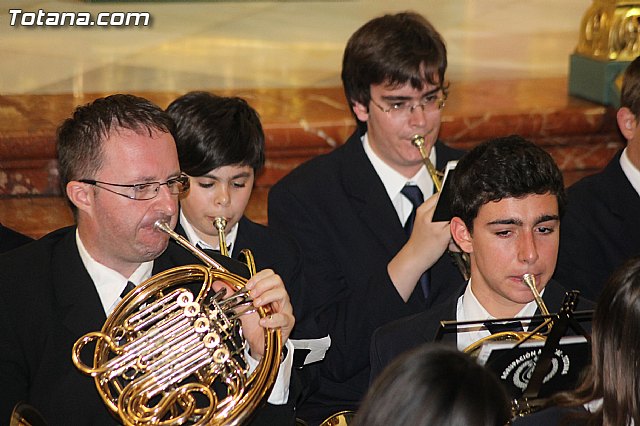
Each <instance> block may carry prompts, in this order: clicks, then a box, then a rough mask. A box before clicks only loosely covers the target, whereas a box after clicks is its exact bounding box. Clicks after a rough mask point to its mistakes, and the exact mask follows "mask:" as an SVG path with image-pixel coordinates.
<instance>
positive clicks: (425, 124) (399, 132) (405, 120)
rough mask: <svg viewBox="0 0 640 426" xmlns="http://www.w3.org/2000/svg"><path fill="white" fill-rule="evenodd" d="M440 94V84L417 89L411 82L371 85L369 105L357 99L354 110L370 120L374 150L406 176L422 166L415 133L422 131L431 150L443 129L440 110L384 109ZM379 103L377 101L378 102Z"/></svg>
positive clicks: (360, 116) (370, 134) (363, 119)
mask: <svg viewBox="0 0 640 426" xmlns="http://www.w3.org/2000/svg"><path fill="white" fill-rule="evenodd" d="M434 95H439V96H442V92H441V90H440V88H439V86H434V85H428V84H425V86H424V87H423V89H422V90H416V89H414V88H413V87H411V85H410V84H409V83H407V84H404V85H401V86H388V85H385V84H374V85H371V101H370V102H369V105H362V104H359V103H357V102H356V103H355V105H354V107H353V110H354V112H355V114H356V116H357V117H358V119H359V120H360V121H364V122H366V123H367V134H368V138H369V143H370V144H371V148H372V149H373V151H374V152H375V153H376V154H377V155H378V156H379V157H380V158H381V159H382V160H383V161H384V162H385V163H386V164H388V165H389V166H391V167H392V168H393V169H394V170H396V171H397V172H399V173H401V174H402V175H404V176H405V177H408V178H409V177H412V176H413V175H415V174H416V173H417V172H418V170H419V169H420V167H422V165H423V162H422V157H421V156H420V151H419V150H418V149H417V148H416V147H415V146H414V145H413V144H412V143H411V138H412V137H413V136H414V135H422V136H423V137H424V139H425V149H426V151H427V152H430V151H431V148H432V147H433V144H434V143H435V141H436V139H437V137H438V132H439V131H440V118H441V110H439V109H437V108H436V109H435V110H432V111H430V112H429V111H427V110H426V109H425V111H423V110H422V109H421V108H419V107H418V108H414V109H413V111H412V112H409V111H407V114H396V113H394V112H393V111H391V112H384V111H382V110H381V108H382V109H384V110H387V109H389V108H392V107H393V105H394V104H397V103H407V104H409V105H416V104H418V103H419V102H420V101H421V100H423V99H425V98H426V97H430V96H434ZM376 104H377V105H376Z"/></svg>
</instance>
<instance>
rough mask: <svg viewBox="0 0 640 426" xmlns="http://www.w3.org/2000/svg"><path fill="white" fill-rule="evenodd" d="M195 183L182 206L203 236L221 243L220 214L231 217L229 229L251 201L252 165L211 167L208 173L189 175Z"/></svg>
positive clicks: (227, 229) (184, 197)
mask: <svg viewBox="0 0 640 426" xmlns="http://www.w3.org/2000/svg"><path fill="white" fill-rule="evenodd" d="M189 180H190V183H191V186H190V188H189V191H187V192H186V194H185V195H184V196H183V197H182V198H181V200H180V207H181V209H182V212H183V213H184V215H185V217H186V218H187V220H188V221H189V223H191V225H193V227H194V230H195V231H196V233H197V234H198V236H199V237H200V238H202V239H203V240H204V241H206V242H207V243H209V244H211V245H212V246H216V245H217V244H218V231H217V229H216V228H215V226H214V225H213V221H214V219H215V218H216V217H224V218H225V219H227V227H226V231H227V232H229V231H230V230H231V228H232V227H233V226H234V225H235V224H236V223H238V221H239V220H240V218H241V217H242V215H243V214H244V210H245V208H246V207H247V204H248V203H249V198H250V197H251V190H252V189H253V180H254V171H253V168H252V167H251V166H241V165H231V166H222V167H218V168H217V169H213V170H211V171H210V172H209V173H207V174H206V175H204V176H198V177H192V176H189Z"/></svg>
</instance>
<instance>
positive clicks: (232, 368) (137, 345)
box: [72, 221, 281, 426]
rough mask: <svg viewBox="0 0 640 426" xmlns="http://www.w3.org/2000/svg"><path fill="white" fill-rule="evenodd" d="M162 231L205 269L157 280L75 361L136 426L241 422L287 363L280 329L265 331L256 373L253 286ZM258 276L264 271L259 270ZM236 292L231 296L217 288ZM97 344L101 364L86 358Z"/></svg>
mask: <svg viewBox="0 0 640 426" xmlns="http://www.w3.org/2000/svg"><path fill="white" fill-rule="evenodd" d="M156 228H157V229H158V230H160V231H162V232H165V233H167V234H169V235H170V236H171V238H173V239H174V240H175V241H176V242H177V243H178V244H180V245H182V246H183V247H185V248H186V249H187V250H189V251H190V252H191V253H193V254H194V255H195V256H196V257H197V258H198V259H200V260H201V261H202V262H203V263H204V265H188V266H181V267H177V268H173V269H170V270H167V271H164V272H162V273H160V274H157V275H155V276H153V277H151V278H150V279H148V280H147V281H145V282H144V283H142V284H140V285H139V286H137V287H136V288H135V289H134V290H133V291H131V292H130V293H129V294H128V295H127V296H125V298H124V299H123V300H122V301H121V302H120V303H119V304H118V305H117V306H116V308H115V309H114V311H113V312H112V313H111V314H110V315H109V317H108V318H107V321H106V322H105V324H104V326H103V327H102V330H101V331H96V332H91V333H88V334H86V335H85V336H83V337H81V338H80V339H79V340H78V341H77V342H76V343H75V345H74V347H73V353H72V361H73V363H74V365H75V366H76V367H77V368H78V369H79V370H80V371H82V372H83V373H85V374H87V375H90V376H91V377H93V378H94V381H95V385H96V389H97V390H98V393H99V394H100V397H101V398H102V400H103V401H104V403H105V404H106V406H107V408H108V409H109V411H111V413H112V414H113V415H114V416H116V417H117V418H118V419H119V420H120V421H121V422H122V424H124V425H126V426H142V425H163V426H165V425H181V424H185V423H188V424H194V425H223V424H224V425H238V424H241V423H243V422H244V421H246V420H247V419H248V418H249V416H250V415H251V413H252V412H253V411H254V410H255V409H256V408H257V407H258V406H259V405H260V403H261V402H262V400H263V399H264V398H265V397H266V395H267V394H268V393H269V391H270V389H271V387H272V386H273V383H274V382H275V379H276V375H277V372H278V367H279V364H280V347H281V336H280V331H279V330H273V329H266V328H265V329H264V340H265V343H264V344H265V350H264V356H263V357H262V359H261V360H260V362H259V364H258V367H257V368H256V369H255V370H254V371H253V372H252V373H251V374H249V373H248V364H247V361H246V359H245V352H246V351H245V349H246V346H247V342H246V341H245V340H244V338H243V337H242V325H241V323H240V320H239V317H240V316H241V315H243V314H244V313H247V312H250V311H253V309H255V310H256V311H257V313H258V314H259V315H260V317H261V318H263V317H265V316H268V315H269V313H270V312H271V310H270V307H267V308H261V307H259V308H253V305H252V300H251V298H250V296H249V293H248V292H247V291H246V290H245V284H246V281H247V279H245V278H243V277H241V276H238V275H236V274H233V273H231V272H229V271H227V270H226V269H225V268H223V267H222V265H220V264H219V263H218V262H216V261H215V260H214V259H212V258H210V257H209V256H207V255H206V254H205V253H204V252H203V251H202V250H200V249H198V248H197V247H195V246H194V245H193V244H191V243H190V242H189V240H187V239H186V238H184V237H182V236H181V235H179V234H177V233H176V232H175V231H173V230H172V229H171V228H170V226H169V225H168V224H167V223H166V222H161V221H159V222H156ZM254 269H255V267H254ZM216 281H222V282H224V283H225V284H226V285H228V286H230V287H231V288H233V289H235V290H236V292H235V293H234V294H233V295H231V296H229V297H226V295H225V293H226V292H225V290H220V291H215V290H214V289H213V283H214V282H216ZM89 343H93V344H95V350H94V351H93V363H92V364H91V365H86V364H85V363H84V362H83V361H82V360H81V359H80V354H81V352H82V350H83V348H84V347H85V346H86V345H87V344H89Z"/></svg>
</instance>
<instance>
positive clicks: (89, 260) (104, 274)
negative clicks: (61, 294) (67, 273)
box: [76, 229, 153, 315]
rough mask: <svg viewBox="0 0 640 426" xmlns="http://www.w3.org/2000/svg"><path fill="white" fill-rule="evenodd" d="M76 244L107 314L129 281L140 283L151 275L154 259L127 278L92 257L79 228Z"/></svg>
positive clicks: (118, 300) (143, 264)
mask: <svg viewBox="0 0 640 426" xmlns="http://www.w3.org/2000/svg"><path fill="white" fill-rule="evenodd" d="M76 244H77V246H78V252H79V253H80V258H81V259H82V263H83V264H84V267H85V269H86V270H87V272H88V273H89V276H90V277H91V280H92V281H93V284H94V285H95V287H96V290H97V291H98V296H99V297H100V302H101V303H102V307H103V309H104V312H105V314H106V315H109V314H110V313H111V311H112V310H113V308H115V306H116V304H117V303H118V302H120V300H121V298H120V294H121V293H122V290H124V288H125V286H126V285H127V282H129V281H131V282H132V283H133V284H135V285H138V284H140V283H141V282H143V281H145V280H147V279H148V278H149V277H151V274H152V271H153V261H149V262H144V263H141V264H140V266H138V268H137V269H136V270H135V271H134V272H133V274H131V276H130V277H128V278H127V277H125V276H123V275H122V274H120V273H119V272H117V271H114V270H113V269H111V268H109V267H107V266H104V265H103V264H101V263H99V262H98V261H96V260H95V259H94V258H93V257H91V255H90V254H89V252H88V251H87V249H86V247H85V246H84V244H83V243H82V240H81V239H80V234H79V233H78V230H77V229H76Z"/></svg>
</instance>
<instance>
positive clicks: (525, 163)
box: [451, 135, 565, 231]
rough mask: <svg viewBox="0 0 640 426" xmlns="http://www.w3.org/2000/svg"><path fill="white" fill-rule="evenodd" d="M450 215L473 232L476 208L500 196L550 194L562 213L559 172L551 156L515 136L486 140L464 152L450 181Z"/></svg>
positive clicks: (519, 196) (563, 199)
mask: <svg viewBox="0 0 640 426" xmlns="http://www.w3.org/2000/svg"><path fill="white" fill-rule="evenodd" d="M451 192H452V194H451V214H452V216H458V217H460V218H461V219H462V220H463V221H464V223H465V225H466V226H467V228H468V229H469V230H470V231H473V220H474V219H475V218H476V216H477V215H478V211H479V210H480V207H482V206H483V205H484V204H487V203H488V202H490V201H500V200H501V199H503V198H521V197H525V196H527V195H530V194H546V193H551V194H553V195H555V196H556V197H557V199H558V210H559V213H560V214H561V213H562V210H563V209H564V204H565V192H564V182H563V179H562V173H561V172H560V169H558V166H557V165H556V163H555V161H553V158H551V155H549V153H548V152H546V151H545V150H544V149H542V148H540V147H538V146H536V145H535V144H533V143H532V142H529V141H527V140H526V139H524V138H522V137H520V136H517V135H512V136H506V137H502V138H496V139H491V140H488V141H486V142H484V143H482V144H480V145H478V146H476V147H475V148H474V149H473V150H471V151H469V152H468V153H467V154H465V155H464V157H462V158H461V159H460V160H459V161H458V165H457V166H456V168H455V170H454V173H453V176H452V181H451Z"/></svg>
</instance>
